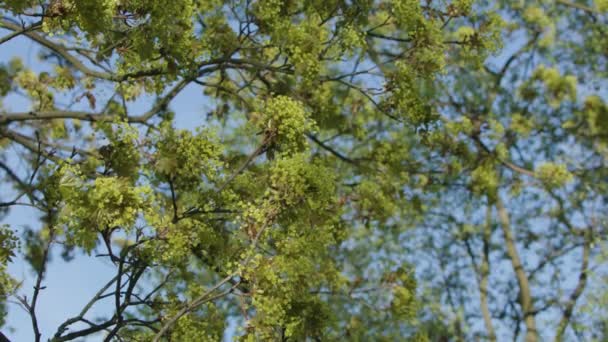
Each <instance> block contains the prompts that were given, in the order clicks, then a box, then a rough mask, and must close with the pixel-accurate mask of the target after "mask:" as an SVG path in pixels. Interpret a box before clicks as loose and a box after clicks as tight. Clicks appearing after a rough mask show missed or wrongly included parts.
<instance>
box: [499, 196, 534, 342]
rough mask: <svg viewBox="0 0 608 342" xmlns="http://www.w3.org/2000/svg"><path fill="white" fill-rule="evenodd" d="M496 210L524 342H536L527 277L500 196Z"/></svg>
mask: <svg viewBox="0 0 608 342" xmlns="http://www.w3.org/2000/svg"><path fill="white" fill-rule="evenodd" d="M496 210H497V211H498V218H499V220H500V225H501V227H502V231H503V234H504V236H505V245H506V247H507V255H508V256H509V259H510V260H511V265H512V266H513V271H514V272H515V276H516V277H517V284H518V285H519V303H520V305H521V308H522V311H523V316H524V323H525V325H526V342H536V341H537V340H538V332H537V330H536V318H535V317H534V303H533V299H532V291H531V289H530V284H529V282H528V276H527V275H526V272H525V270H524V268H523V265H522V263H521V259H520V257H519V252H518V251H517V246H516V245H515V240H514V238H513V232H512V230H511V223H510V220H509V214H508V212H507V209H506V208H505V206H504V204H503V202H502V200H501V199H500V195H497V196H496Z"/></svg>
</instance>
